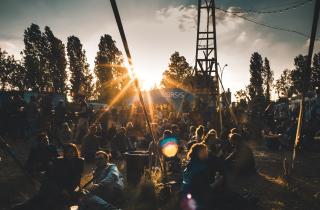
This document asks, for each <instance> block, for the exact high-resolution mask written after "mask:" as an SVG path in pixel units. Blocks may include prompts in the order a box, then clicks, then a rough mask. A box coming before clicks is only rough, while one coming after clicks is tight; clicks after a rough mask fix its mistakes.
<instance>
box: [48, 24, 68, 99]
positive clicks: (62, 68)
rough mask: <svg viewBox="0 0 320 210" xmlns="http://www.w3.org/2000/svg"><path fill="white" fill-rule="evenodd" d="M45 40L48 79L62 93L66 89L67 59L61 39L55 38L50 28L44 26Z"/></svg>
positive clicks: (55, 89) (56, 90) (55, 90)
mask: <svg viewBox="0 0 320 210" xmlns="http://www.w3.org/2000/svg"><path fill="white" fill-rule="evenodd" d="M43 37H44V38H45V40H46V41H45V42H46V43H47V44H48V46H47V52H46V58H47V62H48V63H47V68H48V69H49V75H50V78H49V81H50V83H51V85H52V87H53V91H54V92H56V93H64V92H65V91H66V80H67V72H66V66H67V60H66V52H65V46H64V44H63V43H62V41H61V40H60V39H58V38H56V37H55V36H54V35H53V33H52V31H51V29H50V28H49V27H48V26H46V27H45V32H44V34H43Z"/></svg>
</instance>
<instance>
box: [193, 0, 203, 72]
mask: <svg viewBox="0 0 320 210" xmlns="http://www.w3.org/2000/svg"><path fill="white" fill-rule="evenodd" d="M200 20H201V0H198V24H197V41H196V43H197V45H196V63H195V67H194V69H195V73H197V71H196V70H197V69H198V61H197V59H198V54H199V52H198V51H199V50H198V49H199V42H200V41H199V32H200Z"/></svg>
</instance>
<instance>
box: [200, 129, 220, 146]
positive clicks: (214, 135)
mask: <svg viewBox="0 0 320 210" xmlns="http://www.w3.org/2000/svg"><path fill="white" fill-rule="evenodd" d="M210 138H214V139H217V138H218V135H217V132H216V130H214V129H211V130H210V131H209V132H208V133H207V135H206V136H205V137H204V139H203V143H208V141H209V139H210Z"/></svg>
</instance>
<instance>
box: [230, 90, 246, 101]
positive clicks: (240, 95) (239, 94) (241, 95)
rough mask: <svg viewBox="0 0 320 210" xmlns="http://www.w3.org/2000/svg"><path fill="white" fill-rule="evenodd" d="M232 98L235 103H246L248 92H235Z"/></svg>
mask: <svg viewBox="0 0 320 210" xmlns="http://www.w3.org/2000/svg"><path fill="white" fill-rule="evenodd" d="M234 96H235V97H236V99H237V102H240V101H242V100H243V101H248V99H249V97H248V91H247V90H242V89H241V90H238V91H236V93H235V94H234Z"/></svg>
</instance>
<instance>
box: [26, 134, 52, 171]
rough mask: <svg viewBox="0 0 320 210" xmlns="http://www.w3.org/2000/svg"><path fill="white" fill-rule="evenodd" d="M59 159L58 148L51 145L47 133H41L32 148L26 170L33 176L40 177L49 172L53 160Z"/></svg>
mask: <svg viewBox="0 0 320 210" xmlns="http://www.w3.org/2000/svg"><path fill="white" fill-rule="evenodd" d="M57 157H58V151H57V148H56V147H55V146H54V145H52V144H49V139H48V136H47V134H46V133H40V134H39V136H38V138H37V139H36V142H35V144H34V145H33V146H32V148H31V150H30V153H29V156H28V159H27V162H26V168H27V170H28V171H29V172H30V173H31V174H33V175H39V174H40V173H42V172H46V171H48V168H49V166H50V165H51V164H52V162H53V160H54V159H56V158H57Z"/></svg>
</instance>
